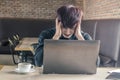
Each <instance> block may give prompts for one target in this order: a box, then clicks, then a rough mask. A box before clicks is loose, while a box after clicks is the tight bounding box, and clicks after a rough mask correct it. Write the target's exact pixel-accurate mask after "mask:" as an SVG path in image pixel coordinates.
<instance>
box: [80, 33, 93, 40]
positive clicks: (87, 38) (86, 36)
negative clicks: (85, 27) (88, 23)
mask: <svg viewBox="0 0 120 80" xmlns="http://www.w3.org/2000/svg"><path fill="white" fill-rule="evenodd" d="M81 34H82V35H83V37H84V39H85V40H92V37H91V36H90V35H89V34H88V33H86V32H83V31H81Z"/></svg>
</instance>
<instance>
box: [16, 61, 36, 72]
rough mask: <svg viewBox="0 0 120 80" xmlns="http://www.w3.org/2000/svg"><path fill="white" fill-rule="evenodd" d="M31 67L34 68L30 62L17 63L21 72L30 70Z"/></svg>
mask: <svg viewBox="0 0 120 80" xmlns="http://www.w3.org/2000/svg"><path fill="white" fill-rule="evenodd" d="M33 68H34V65H32V64H30V63H19V64H18V69H19V71H21V72H30V70H31V69H33Z"/></svg>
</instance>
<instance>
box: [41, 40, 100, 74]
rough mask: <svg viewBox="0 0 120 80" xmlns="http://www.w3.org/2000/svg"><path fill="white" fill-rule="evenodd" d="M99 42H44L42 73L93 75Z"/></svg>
mask: <svg viewBox="0 0 120 80" xmlns="http://www.w3.org/2000/svg"><path fill="white" fill-rule="evenodd" d="M99 47H100V41H99V40H85V41H83V40H50V39H46V40H44V57H43V73H45V74H49V73H57V74H94V73H96V69H97V68H96V67H97V66H96V61H97V58H98V53H99Z"/></svg>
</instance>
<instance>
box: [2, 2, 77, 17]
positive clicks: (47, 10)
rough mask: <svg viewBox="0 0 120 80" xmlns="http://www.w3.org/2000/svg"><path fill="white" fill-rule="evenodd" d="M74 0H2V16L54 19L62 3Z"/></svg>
mask: <svg viewBox="0 0 120 80" xmlns="http://www.w3.org/2000/svg"><path fill="white" fill-rule="evenodd" d="M74 3H75V2H74V0H0V18H6V17H7V18H40V19H53V18H55V15H56V9H57V8H58V7H60V6H61V5H65V4H74Z"/></svg>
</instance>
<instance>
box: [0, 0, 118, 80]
mask: <svg viewBox="0 0 120 80" xmlns="http://www.w3.org/2000/svg"><path fill="white" fill-rule="evenodd" d="M68 4H70V5H75V6H77V7H79V8H80V9H82V11H83V13H84V14H83V18H82V23H81V29H82V30H83V31H84V32H87V33H88V34H90V36H91V37H92V39H93V40H100V49H99V56H100V66H99V67H98V68H97V72H96V74H94V75H80V74H79V75H78V74H62V75H60V74H50V75H44V74H42V72H40V71H41V67H35V71H33V72H32V71H31V73H29V74H24V75H23V74H22V75H21V74H19V72H18V73H17V72H16V71H15V70H14V69H15V68H16V67H17V66H18V64H19V63H20V62H28V63H32V62H33V61H34V58H33V57H34V55H35V52H34V51H35V50H34V48H33V46H32V45H35V46H36V45H37V44H38V38H39V35H40V33H41V32H42V31H43V30H45V29H49V28H52V27H55V18H56V10H57V9H58V8H59V7H60V6H62V5H68ZM23 41H24V42H23ZM22 42H23V43H22ZM21 44H23V45H22V46H21V47H20V45H21ZM28 46H29V47H28ZM26 53H27V54H26ZM119 67H120V1H119V0H0V79H1V80H8V79H9V80H10V79H11V80H16V79H18V80H19V79H26V80H32V79H34V80H53V79H55V80H80V79H81V80H105V79H106V78H109V75H110V73H111V72H110V73H109V71H112V70H115V71H116V70H117V71H116V72H115V73H119V75H120V70H119V69H120V68H119ZM114 75H118V74H114ZM6 76H8V78H7V77H6ZM110 78H112V77H110ZM113 79H116V80H117V79H120V77H118V76H117V77H116V76H115V77H114V78H113Z"/></svg>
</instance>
